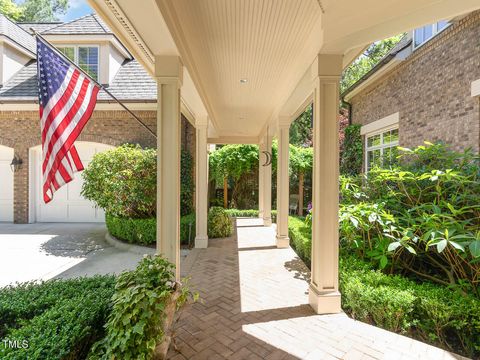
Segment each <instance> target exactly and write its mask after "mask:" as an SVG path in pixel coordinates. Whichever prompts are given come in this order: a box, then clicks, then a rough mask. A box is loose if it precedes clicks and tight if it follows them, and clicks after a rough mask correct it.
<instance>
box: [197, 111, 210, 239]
mask: <svg viewBox="0 0 480 360" xmlns="http://www.w3.org/2000/svg"><path fill="white" fill-rule="evenodd" d="M195 126H196V135H197V151H196V152H197V159H196V161H195V179H196V182H195V186H196V190H195V226H196V236H195V247H196V248H206V247H208V233H207V219H208V151H207V126H208V119H207V118H205V119H197V121H196V123H195Z"/></svg>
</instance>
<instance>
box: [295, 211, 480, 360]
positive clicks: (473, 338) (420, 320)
mask: <svg viewBox="0 0 480 360" xmlns="http://www.w3.org/2000/svg"><path fill="white" fill-rule="evenodd" d="M288 233H289V237H290V241H291V246H292V248H294V249H295V251H296V252H297V254H298V256H299V257H300V258H301V259H302V260H303V261H304V262H305V263H306V264H307V265H309V264H310V254H311V229H310V227H309V226H308V225H307V224H306V223H305V222H304V221H303V220H302V219H301V218H298V217H289V223H288ZM340 253H341V256H340V266H339V276H340V291H341V293H342V307H343V309H344V311H345V312H347V313H348V314H350V315H351V316H352V317H354V318H356V319H358V320H361V321H365V322H368V323H372V324H374V325H377V326H380V327H383V328H385V329H388V330H391V331H396V332H400V333H406V334H408V335H409V336H412V337H415V338H418V339H420V340H423V341H426V342H428V343H430V344H433V345H436V346H440V347H443V348H445V349H447V350H453V351H456V352H459V353H462V354H464V355H467V356H471V357H474V358H475V356H477V357H478V356H480V300H479V299H478V298H476V297H474V296H472V295H462V294H461V293H460V292H458V291H454V290H452V289H450V288H448V287H445V286H442V285H437V284H433V283H429V282H423V283H417V282H415V281H413V280H410V279H408V278H406V277H403V276H400V275H387V274H384V273H383V272H381V271H379V270H375V268H376V264H375V262H366V261H364V260H361V259H359V258H358V257H357V255H352V253H351V252H350V251H349V249H345V248H343V249H341V252H340Z"/></svg>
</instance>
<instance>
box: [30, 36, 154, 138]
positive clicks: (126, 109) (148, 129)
mask: <svg viewBox="0 0 480 360" xmlns="http://www.w3.org/2000/svg"><path fill="white" fill-rule="evenodd" d="M30 31H32V32H33V34H34V35H35V36H37V37H39V38H40V39H41V40H42V41H43V42H44V43H45V44H46V45H48V46H49V47H50V48H51V49H52V50H53V51H55V52H56V53H57V54H58V55H60V56H61V57H62V58H63V59H64V60H65V61H67V62H68V63H69V64H71V65H73V66H74V67H75V68H76V69H77V70H78V71H80V72H81V73H82V74H83V75H85V76H86V77H88V78H89V79H90V80H92V81H93V82H94V83H95V84H96V85H97V86H98V87H99V88H100V89H102V90H103V91H105V92H106V93H107V94H108V95H109V96H110V97H111V98H112V99H113V100H115V101H116V102H117V103H118V104H119V105H120V106H121V107H122V108H123V109H124V110H125V111H127V112H128V113H129V114H130V115H131V116H132V117H133V118H134V119H135V120H137V121H138V123H140V125H142V126H143V127H144V128H145V129H146V130H147V131H148V132H149V133H150V134H152V135H153V137H155V139H156V138H157V134H155V132H153V131H152V129H150V128H149V127H148V126H147V125H146V124H145V123H144V122H143V121H142V120H141V119H140V118H139V117H138V116H137V115H135V114H134V113H133V112H132V111H131V110H130V109H129V108H127V107H126V106H125V105H124V104H123V103H122V102H121V101H120V100H118V99H117V98H116V96H115V95H113V94H112V93H111V92H110V91H108V90H107V88H106V87H105V86H103V85H102V84H100V83H99V82H98V81H97V80H95V79H92V77H91V76H90V75H88V74H87V73H86V72H85V71H84V70H83V69H81V68H80V67H79V66H78V65H77V64H75V63H74V62H73V61H72V60H70V59H69V58H68V57H67V56H66V55H65V54H63V53H62V52H61V51H59V50H58V49H57V48H56V47H55V46H53V45H52V44H51V43H50V42H49V41H48V40H47V39H45V38H44V37H43V36H42V35H40V34H39V33H38V32H37V31H36V30H35V29H33V28H30ZM37 61H38V60H37ZM157 101H158V100H157Z"/></svg>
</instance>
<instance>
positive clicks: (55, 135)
mask: <svg viewBox="0 0 480 360" xmlns="http://www.w3.org/2000/svg"><path fill="white" fill-rule="evenodd" d="M89 84H90V81H89V80H88V79H86V78H85V79H84V80H83V83H82V87H81V89H80V92H79V94H78V97H77V99H76V100H75V102H74V104H73V106H72V107H71V108H70V111H69V112H68V113H67V114H66V115H65V117H64V118H63V120H62V121H61V122H60V123H59V124H58V126H57V127H56V128H55V130H54V131H53V133H52V135H51V136H50V139H49V140H48V146H47V150H46V154H45V157H44V159H43V171H45V170H46V168H47V164H48V160H49V158H50V156H51V153H52V150H53V147H54V146H55V143H56V142H57V140H58V139H59V138H60V137H61V136H62V134H63V132H64V131H65V129H66V128H67V127H68V125H70V123H71V121H72V119H73V118H74V117H75V115H76V114H77V112H78V109H79V108H80V106H82V103H83V101H84V99H85V94H86V92H87V89H88V86H89Z"/></svg>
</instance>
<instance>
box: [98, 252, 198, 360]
mask: <svg viewBox="0 0 480 360" xmlns="http://www.w3.org/2000/svg"><path fill="white" fill-rule="evenodd" d="M173 270H174V266H173V265H172V264H171V263H170V262H168V261H167V260H165V259H164V258H162V257H160V256H146V257H144V258H143V260H142V261H141V262H140V263H139V265H138V266H137V268H136V269H135V270H133V271H128V272H124V273H122V274H121V275H120V276H119V277H118V278H117V282H116V285H115V294H114V295H113V298H112V300H113V309H112V312H111V314H110V316H109V318H108V322H107V324H106V333H107V334H106V336H105V338H104V339H102V340H101V341H99V342H98V343H96V344H95V346H94V347H93V349H92V351H91V353H90V356H89V359H151V358H152V354H153V351H154V350H155V346H156V345H157V344H158V343H159V342H161V340H162V338H163V336H164V334H163V323H164V321H165V312H164V310H165V306H166V304H167V303H168V301H169V300H171V297H172V294H173V293H174V292H175V291H176V290H177V289H178V286H177V285H178V284H177V283H176V282H175V274H174V271H173ZM189 295H190V293H189V291H188V289H187V287H186V286H182V287H181V293H180V296H179V298H178V299H177V308H180V307H181V306H182V305H183V304H184V303H185V302H186V301H187V299H188V297H189Z"/></svg>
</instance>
